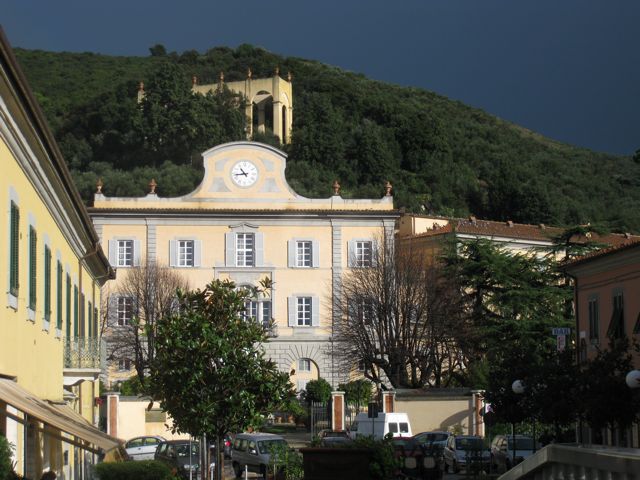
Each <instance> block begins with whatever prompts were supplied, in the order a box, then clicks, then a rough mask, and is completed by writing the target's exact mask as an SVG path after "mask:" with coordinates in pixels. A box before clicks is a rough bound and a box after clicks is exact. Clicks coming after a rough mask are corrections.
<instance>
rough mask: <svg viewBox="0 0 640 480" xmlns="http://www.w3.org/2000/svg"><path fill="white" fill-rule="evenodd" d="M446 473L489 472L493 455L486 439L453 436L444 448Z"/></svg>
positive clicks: (471, 436) (472, 436)
mask: <svg viewBox="0 0 640 480" xmlns="http://www.w3.org/2000/svg"><path fill="white" fill-rule="evenodd" d="M444 461H445V465H444V468H445V471H447V472H448V471H449V470H452V471H453V472H454V473H458V472H459V471H460V470H461V469H465V471H466V472H467V473H468V472H478V471H480V470H485V471H487V472H488V471H489V469H490V464H491V454H490V451H489V448H488V447H486V446H485V444H484V439H483V438H482V437H478V436H475V435H457V436H456V435H451V436H450V437H449V439H448V440H447V445H446V446H445V448H444Z"/></svg>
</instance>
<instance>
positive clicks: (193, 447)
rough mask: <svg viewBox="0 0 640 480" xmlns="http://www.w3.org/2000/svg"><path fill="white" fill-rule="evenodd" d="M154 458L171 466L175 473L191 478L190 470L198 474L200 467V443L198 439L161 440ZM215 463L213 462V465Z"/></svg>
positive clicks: (195, 474)
mask: <svg viewBox="0 0 640 480" xmlns="http://www.w3.org/2000/svg"><path fill="white" fill-rule="evenodd" d="M154 459H155V460H158V461H160V462H162V463H164V464H166V465H167V466H169V468H171V471H172V472H174V474H176V475H178V476H180V477H182V478H189V472H193V475H194V476H197V473H198V470H199V469H200V445H199V443H198V441H189V440H168V441H165V442H161V443H160V445H158V449H157V450H156V454H155V456H154ZM214 465H215V464H214V463H212V464H211V467H213V466H214ZM211 467H210V468H211Z"/></svg>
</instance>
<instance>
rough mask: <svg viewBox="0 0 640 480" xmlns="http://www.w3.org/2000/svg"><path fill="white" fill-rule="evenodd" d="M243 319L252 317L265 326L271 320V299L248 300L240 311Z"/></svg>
mask: <svg viewBox="0 0 640 480" xmlns="http://www.w3.org/2000/svg"><path fill="white" fill-rule="evenodd" d="M242 317H243V318H244V319H245V320H248V319H254V320H256V321H257V322H258V323H261V324H262V325H264V326H265V327H266V326H268V325H269V322H270V321H271V300H248V301H247V302H245V310H244V312H243V313H242Z"/></svg>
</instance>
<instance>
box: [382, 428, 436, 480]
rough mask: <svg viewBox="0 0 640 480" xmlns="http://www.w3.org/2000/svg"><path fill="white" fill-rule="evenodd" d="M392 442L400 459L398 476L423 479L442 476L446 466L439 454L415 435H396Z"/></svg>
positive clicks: (434, 479)
mask: <svg viewBox="0 0 640 480" xmlns="http://www.w3.org/2000/svg"><path fill="white" fill-rule="evenodd" d="M392 442H393V448H394V452H395V456H396V458H397V459H399V460H400V466H399V469H398V471H397V472H396V477H402V478H415V479H422V480H437V479H440V478H442V476H443V472H444V468H443V465H442V460H441V457H440V456H439V455H436V454H435V453H434V452H433V451H432V450H430V449H429V448H426V447H424V446H423V445H422V444H421V443H420V442H418V441H417V440H416V439H415V438H413V437H394V438H393V440H392Z"/></svg>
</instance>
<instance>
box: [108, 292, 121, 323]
mask: <svg viewBox="0 0 640 480" xmlns="http://www.w3.org/2000/svg"><path fill="white" fill-rule="evenodd" d="M117 323H118V295H115V294H112V295H109V300H108V301H107V326H113V325H117Z"/></svg>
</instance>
